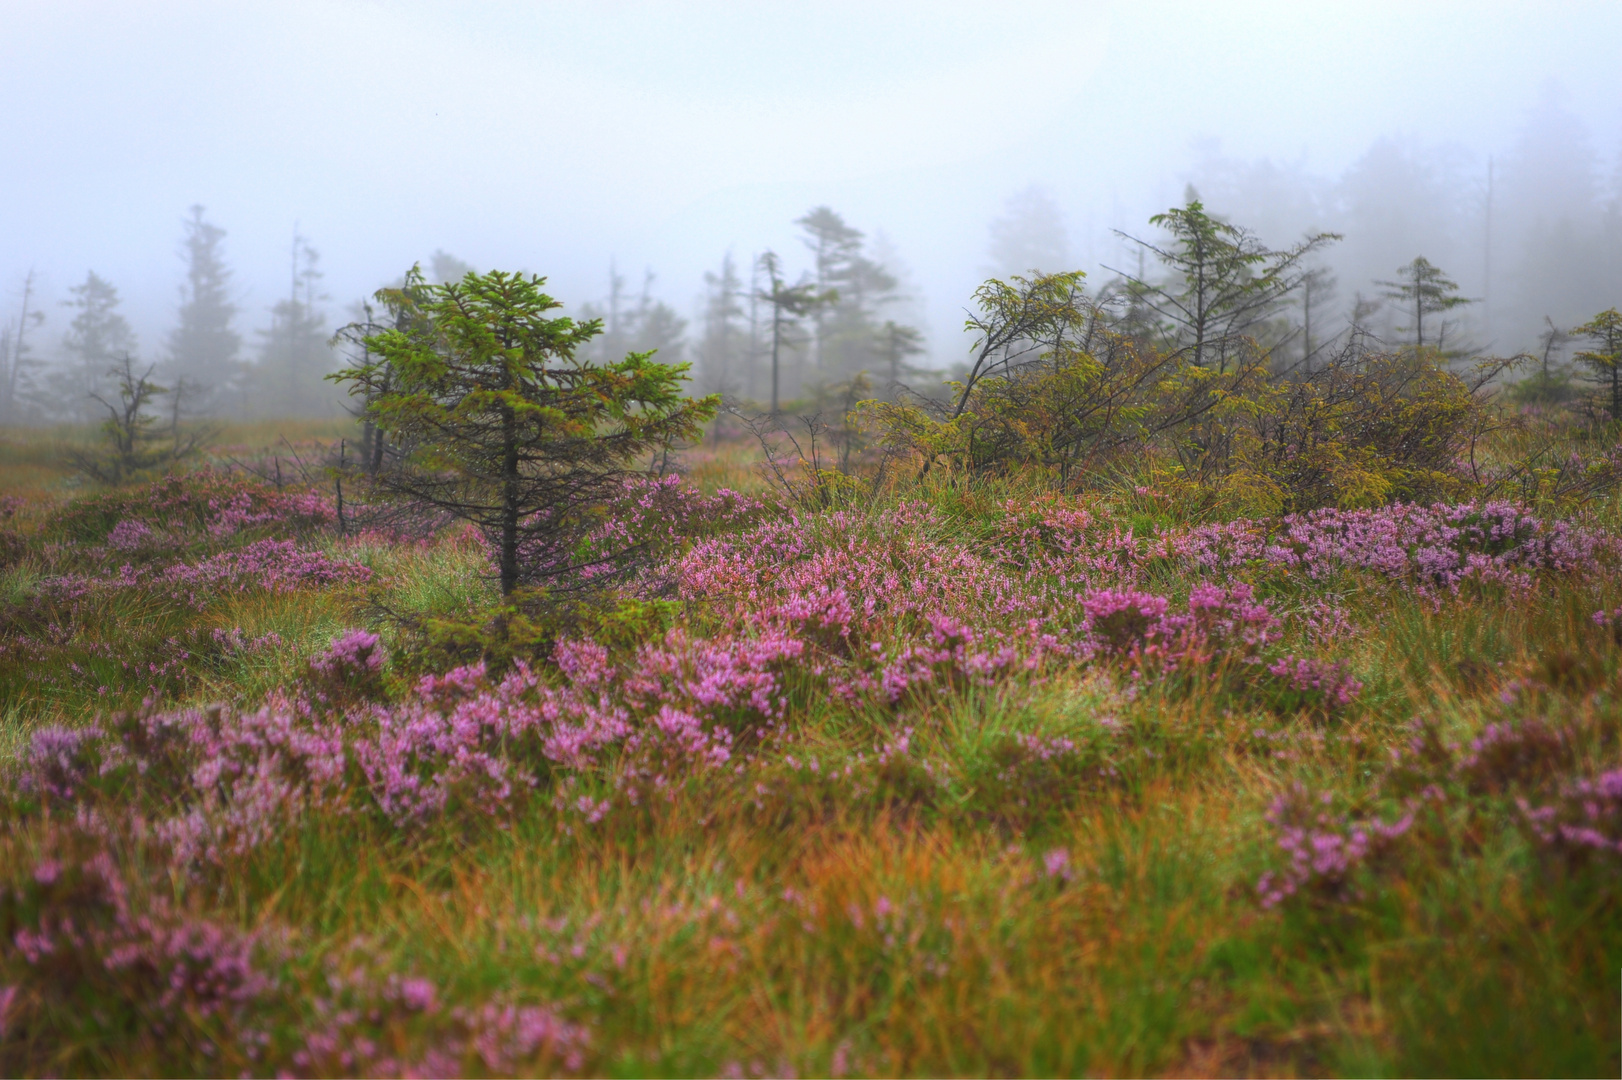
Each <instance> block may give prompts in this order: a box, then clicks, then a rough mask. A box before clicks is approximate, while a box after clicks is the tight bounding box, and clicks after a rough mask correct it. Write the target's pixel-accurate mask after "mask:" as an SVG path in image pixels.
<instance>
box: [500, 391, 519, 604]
mask: <svg viewBox="0 0 1622 1080" xmlns="http://www.w3.org/2000/svg"><path fill="white" fill-rule="evenodd" d="M501 434H502V449H503V450H504V456H503V460H502V463H501V595H502V596H510V595H511V594H512V591H513V590H514V589H516V588H517V587H518V420H517V418H516V417H515V416H514V414H513V410H512V406H510V405H509V406H505V407H504V408H503V409H502V415H501Z"/></svg>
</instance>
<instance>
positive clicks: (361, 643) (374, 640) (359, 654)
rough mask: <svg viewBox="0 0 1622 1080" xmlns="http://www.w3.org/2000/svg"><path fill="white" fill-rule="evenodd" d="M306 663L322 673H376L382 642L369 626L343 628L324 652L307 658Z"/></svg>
mask: <svg viewBox="0 0 1622 1080" xmlns="http://www.w3.org/2000/svg"><path fill="white" fill-rule="evenodd" d="M310 666H311V667H312V668H314V669H315V670H317V671H319V672H321V673H322V674H323V675H332V676H338V677H343V676H349V675H368V674H376V673H377V672H379V671H382V670H383V642H382V639H381V638H379V637H378V636H377V635H376V634H374V633H372V632H371V631H369V630H359V629H356V630H345V631H344V632H343V633H342V634H339V635H338V636H337V637H336V638H334V639H333V641H332V644H331V645H329V646H327V649H326V651H325V652H323V653H321V654H320V655H318V656H315V657H313V658H311V660H310Z"/></svg>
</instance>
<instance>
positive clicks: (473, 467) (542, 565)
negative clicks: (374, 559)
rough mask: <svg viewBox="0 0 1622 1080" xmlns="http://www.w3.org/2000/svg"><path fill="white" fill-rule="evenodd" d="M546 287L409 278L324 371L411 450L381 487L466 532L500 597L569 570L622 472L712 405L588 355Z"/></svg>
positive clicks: (660, 369) (649, 367) (639, 359)
mask: <svg viewBox="0 0 1622 1080" xmlns="http://www.w3.org/2000/svg"><path fill="white" fill-rule="evenodd" d="M545 283H546V279H545V278H541V277H536V276H529V277H526V276H524V275H522V274H508V273H503V272H501V271H492V272H490V273H487V274H470V275H468V276H466V277H464V278H462V279H461V280H460V281H456V282H448V283H443V284H430V283H428V282H426V281H425V280H424V279H423V276H422V273H421V271H420V270H417V269H413V270H412V272H411V273H410V274H408V275H407V277H406V282H405V285H404V287H402V288H400V289H385V290H383V291H382V292H380V293H378V299H379V300H380V301H382V302H383V303H384V304H386V305H388V306H389V308H390V309H391V310H393V311H394V313H395V316H396V317H395V320H394V322H395V326H394V328H390V329H383V330H379V331H377V332H373V333H367V334H365V335H364V337H363V339H362V342H363V344H364V346H365V351H364V352H363V353H362V354H361V356H360V357H358V358H357V362H356V363H355V364H353V365H352V366H350V367H347V368H345V369H344V370H342V371H340V372H338V373H336V374H335V375H333V376H331V377H332V378H334V379H336V380H340V381H343V382H346V383H348V384H349V386H350V390H351V393H352V394H356V395H358V396H360V397H362V398H363V399H364V400H365V401H366V402H367V405H366V416H367V417H368V418H370V419H371V420H372V421H373V422H374V423H375V424H376V425H377V426H378V428H379V429H380V430H382V431H384V432H387V433H388V434H389V435H390V436H392V437H393V438H394V439H395V441H396V442H397V443H398V444H399V445H402V446H409V447H414V448H415V450H414V452H413V453H412V454H411V456H410V457H409V458H408V460H406V461H405V462H403V463H402V465H401V467H400V468H398V469H391V470H389V471H386V472H384V473H381V474H380V475H379V476H378V479H377V483H378V484H379V486H380V487H381V489H382V490H383V491H384V492H387V493H390V494H392V495H394V496H396V497H399V498H405V499H411V500H418V501H422V502H426V503H428V504H431V505H433V506H435V507H438V508H440V509H442V510H445V511H448V512H450V513H452V514H454V515H456V516H457V517H460V518H462V519H464V520H466V521H470V522H473V523H474V524H475V525H477V526H478V527H479V528H480V529H481V530H482V531H483V533H484V535H485V536H486V537H487V538H488V540H489V541H490V543H491V545H492V546H493V547H494V548H495V550H496V553H497V557H498V563H499V566H500V578H501V591H502V593H503V594H504V595H505V594H510V593H511V592H512V591H513V590H514V589H516V588H517V587H518V586H519V584H520V583H522V582H524V581H546V580H552V579H556V578H557V577H559V576H561V575H564V574H567V573H569V572H570V571H573V570H579V569H581V565H580V562H579V558H580V556H579V555H578V552H579V551H580V543H581V541H583V540H584V539H585V537H586V535H587V533H588V532H589V529H590V526H591V525H592V516H591V515H592V512H593V511H594V509H595V508H596V507H598V506H599V505H601V503H602V502H603V501H604V500H605V499H606V498H607V497H608V495H609V494H610V493H611V492H612V491H614V490H616V488H617V486H618V485H619V483H620V482H621V480H622V479H623V478H624V476H625V475H626V471H627V467H628V466H629V465H630V463H631V462H632V461H634V460H635V459H636V458H637V457H639V456H641V455H642V454H645V453H647V452H649V451H650V450H656V449H659V448H660V447H667V446H669V444H670V443H671V442H673V441H675V440H679V439H685V438H691V437H693V436H695V435H696V434H698V433H699V432H700V431H701V430H702V425H703V423H704V422H705V421H706V420H708V419H709V418H710V417H711V416H713V415H714V413H715V407H716V404H717V403H716V400H715V399H714V398H703V399H700V400H696V401H695V400H692V399H689V398H686V397H683V396H682V394H681V384H682V382H683V381H684V378H685V374H686V365H683V364H661V363H658V362H655V361H654V360H653V359H652V358H651V357H652V354H651V353H646V352H642V353H638V352H632V353H630V354H628V355H627V356H626V357H625V358H624V359H622V360H619V361H617V362H614V363H609V364H599V363H595V362H593V361H591V360H590V359H588V358H587V357H585V356H584V355H583V349H582V347H583V346H584V345H586V344H587V343H588V342H590V341H591V340H592V339H593V338H595V337H596V336H598V335H599V334H601V333H602V323H601V322H600V321H598V320H595V319H593V320H590V321H588V322H583V323H577V322H575V321H574V320H573V319H570V318H567V317H556V318H554V317H550V316H549V315H548V312H550V311H553V310H555V309H556V308H558V307H561V306H562V305H561V304H560V303H559V302H558V301H556V300H554V299H553V298H552V297H550V296H548V295H546V294H545V293H544V292H542V291H541V288H542V286H543V285H544V284H545Z"/></svg>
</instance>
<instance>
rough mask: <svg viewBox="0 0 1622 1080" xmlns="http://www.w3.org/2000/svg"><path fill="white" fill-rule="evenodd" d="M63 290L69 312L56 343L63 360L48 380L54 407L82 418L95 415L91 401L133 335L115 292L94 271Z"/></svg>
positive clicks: (131, 347)
mask: <svg viewBox="0 0 1622 1080" xmlns="http://www.w3.org/2000/svg"><path fill="white" fill-rule="evenodd" d="M68 291H69V292H70V293H72V294H73V299H71V300H68V301H65V306H66V307H68V308H69V309H70V310H72V311H73V313H74V314H73V319H72V321H71V322H69V323H68V332H67V335H66V336H65V337H64V338H63V341H62V347H63V351H64V352H65V353H66V354H67V362H66V363H65V364H64V365H63V368H62V370H61V371H58V372H56V373H55V374H54V375H53V376H52V377H51V379H50V380H49V381H50V385H51V389H52V390H53V391H54V392H55V394H56V397H57V401H58V404H59V406H60V407H61V408H63V409H65V410H66V411H67V412H68V414H69V415H72V416H76V417H81V418H83V417H88V416H94V415H95V414H96V412H97V411H98V410H97V409H96V406H95V403H94V400H93V398H94V396H95V395H97V394H101V393H102V391H103V389H104V388H105V386H106V382H107V372H108V371H109V370H111V369H112V368H113V367H114V365H115V364H116V362H117V361H118V360H119V359H120V358H121V357H123V356H125V355H127V354H131V353H133V352H134V351H135V332H134V331H133V330H131V329H130V324H129V322H128V321H127V320H126V319H125V318H124V316H123V315H121V314H120V313H119V311H118V305H119V299H118V290H117V289H116V288H114V287H113V286H112V284H111V283H110V282H108V281H106V280H104V279H103V278H102V277H101V276H100V275H98V274H97V273H96V272H95V271H94V270H92V271H90V272H89V273H87V274H86V275H85V279H84V281H83V282H82V283H81V284H78V285H75V286H73V288H71V289H69V290H68Z"/></svg>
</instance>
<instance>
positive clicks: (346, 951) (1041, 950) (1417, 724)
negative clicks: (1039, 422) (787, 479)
mask: <svg viewBox="0 0 1622 1080" xmlns="http://www.w3.org/2000/svg"><path fill="white" fill-rule="evenodd" d="M338 434H339V432H338V428H337V426H335V425H329V426H322V425H305V426H303V427H296V426H292V425H288V426H277V425H268V424H267V425H260V426H258V427H255V428H247V427H242V428H240V429H227V430H225V431H224V432H222V433H221V435H220V436H219V438H218V439H217V440H216V445H217V446H229V447H232V448H233V449H232V450H231V451H230V452H229V453H226V452H222V451H219V450H216V451H215V453H214V454H213V456H212V458H211V460H210V463H209V464H208V465H206V466H203V467H198V468H194V469H191V470H189V471H185V472H178V473H176V474H174V475H171V476H167V477H162V478H158V479H155V480H152V481H150V482H147V483H141V484H135V485H131V486H126V487H121V488H117V489H97V488H94V487H91V486H88V485H75V484H74V483H73V482H72V479H71V475H70V473H69V471H68V470H67V469H66V467H65V466H63V465H62V464H61V461H60V454H59V453H58V450H59V444H60V443H61V441H62V440H71V439H72V438H73V437H75V436H74V435H73V434H72V433H70V432H57V433H39V432H23V431H9V432H6V433H4V437H3V438H0V491H3V492H5V496H4V498H3V499H0V718H3V719H0V761H3V764H0V776H3V779H0V806H3V812H0V1072H3V1073H5V1074H6V1075H69V1074H75V1075H85V1074H96V1075H115V1074H116V1075H156V1074H163V1075H171V1074H173V1075H180V1074H185V1075H194V1074H208V1075H225V1074H238V1073H241V1074H244V1075H248V1074H252V1075H261V1074H263V1075H270V1074H276V1075H291V1076H326V1075H435V1076H448V1075H461V1074H467V1075H521V1074H537V1073H540V1074H567V1075H575V1074H590V1075H610V1076H638V1075H649V1074H659V1075H723V1076H787V1075H826V1076H856V1075H875V1074H885V1075H892V1074H893V1075H1104V1074H1109V1075H1157V1074H1170V1075H1230V1074H1241V1073H1243V1074H1256V1075H1386V1074H1398V1075H1433V1074H1447V1075H1477V1074H1493V1075H1498V1074H1520V1075H1611V1074H1615V1073H1617V1072H1618V1070H1619V1068H1622V1060H1619V1056H1618V1054H1619V1049H1618V1048H1619V1045H1622V1029H1619V1019H1618V1017H1619V1011H1618V996H1617V995H1618V974H1617V973H1618V971H1619V969H1622V910H1619V902H1618V895H1619V894H1618V889H1617V885H1618V874H1619V873H1622V746H1619V740H1618V734H1619V731H1622V726H1619V720H1622V701H1619V698H1618V688H1619V682H1618V680H1619V668H1622V647H1619V642H1622V500H1619V499H1618V498H1617V497H1616V496H1614V495H1606V496H1603V497H1595V498H1590V499H1587V500H1583V501H1572V502H1568V503H1564V504H1555V503H1549V504H1547V505H1542V506H1536V505H1527V504H1523V503H1514V502H1508V501H1494V500H1487V499H1480V498H1469V497H1464V498H1460V499H1457V500H1454V501H1450V502H1439V503H1434V504H1429V503H1423V502H1417V503H1401V502H1392V503H1389V504H1386V505H1380V506H1370V507H1364V508H1360V509H1336V508H1333V507H1330V508H1327V509H1319V510H1313V511H1311V512H1308V513H1302V514H1293V515H1288V514H1267V513H1262V514H1254V513H1253V514H1245V513H1238V512H1217V511H1213V510H1212V508H1211V506H1210V505H1209V503H1205V502H1201V501H1200V500H1198V499H1196V498H1195V497H1193V496H1192V495H1191V494H1190V493H1189V492H1188V491H1187V490H1185V489H1181V488H1177V487H1175V486H1169V485H1164V484H1162V483H1161V482H1160V480H1159V478H1158V476H1157V474H1155V473H1154V472H1153V471H1152V470H1150V469H1148V468H1147V467H1145V468H1143V469H1139V470H1136V471H1134V470H1133V469H1130V468H1122V469H1120V470H1117V471H1115V472H1113V473H1111V474H1110V475H1109V476H1106V477H1101V478H1099V479H1097V482H1095V483H1092V484H1090V485H1089V486H1088V487H1087V488H1086V489H1084V490H1077V489H1055V488H1054V486H1052V485H1048V484H1043V483H1038V482H1037V481H1036V480H1035V479H1033V478H1031V477H1028V476H1021V475H1019V474H1010V475H971V474H968V473H948V472H946V471H945V470H940V471H936V472H933V473H929V474H928V475H923V476H917V477H915V476H913V475H912V474H910V473H909V474H907V475H906V476H905V477H902V478H899V479H896V480H894V481H893V482H890V483H887V484H882V485H880V484H873V485H869V486H866V487H850V488H841V489H837V490H833V491H828V490H821V491H820V492H819V493H818V497H817V498H815V499H806V498H796V497H794V496H795V494H796V492H797V491H800V492H803V489H796V488H793V487H789V488H787V489H785V488H784V487H783V486H781V485H778V484H773V483H771V482H769V481H770V480H771V479H772V475H773V474H772V473H771V471H770V470H769V469H768V470H766V471H764V472H763V471H761V469H760V468H759V467H758V464H759V463H758V461H757V460H756V458H755V456H754V453H753V452H752V450H751V448H750V447H749V446H748V445H746V444H744V443H742V442H739V443H728V442H723V443H720V444H711V443H705V444H704V445H702V446H700V447H699V448H696V449H692V450H688V451H685V452H683V453H682V454H680V455H677V456H676V457H674V458H672V459H669V460H667V461H666V462H664V464H666V465H667V466H668V467H669V469H670V471H669V474H668V475H658V474H651V473H650V474H645V475H642V476H639V477H636V478H634V479H632V480H629V481H627V483H626V484H625V487H624V489H623V491H622V493H621V494H620V496H619V497H618V498H617V499H616V500H615V501H614V502H613V503H612V504H611V505H610V506H608V507H607V508H606V510H605V514H604V517H603V519H602V525H601V535H603V536H605V537H611V538H614V539H615V540H616V541H617V542H619V543H620V544H621V545H622V546H624V545H634V546H635V547H636V549H637V550H639V551H641V552H642V553H643V557H642V558H641V559H640V561H639V562H638V564H637V566H636V568H635V570H634V572H633V573H629V574H627V575H625V576H623V577H620V578H616V579H615V580H614V581H613V582H612V584H610V585H606V586H604V587H602V588H600V589H598V590H596V591H593V592H591V593H590V594H589V595H585V596H583V598H580V599H577V600H574V601H571V602H570V603H569V604H567V605H563V604H556V603H554V604H550V605H548V604H542V603H538V602H537V603H529V604H526V603H525V602H524V601H523V600H522V599H521V598H520V599H516V600H515V599H514V598H506V599H504V598H503V597H502V596H501V595H500V593H499V591H498V590H497V588H496V585H495V582H494V580H493V576H492V575H493V568H492V567H493V564H492V553H491V549H490V548H489V546H488V545H487V544H486V542H485V540H484V539H483V537H482V536H480V535H479V534H478V533H477V532H476V531H473V530H471V529H469V528H467V527H465V526H461V525H457V524H449V525H444V526H442V527H434V528H428V527H417V528H415V529H408V528H404V527H401V526H400V525H399V524H398V523H392V524H387V525H386V526H385V525H378V526H377V527H370V528H369V527H367V526H366V523H365V518H364V516H363V515H357V514H356V510H355V507H354V506H351V508H350V511H349V515H350V516H349V517H348V518H345V519H340V516H339V514H338V510H337V506H336V502H335V498H334V491H333V489H332V487H331V484H330V482H321V481H320V480H319V479H317V480H316V481H315V482H313V483H309V484H305V483H302V482H294V480H293V479H292V471H291V470H289V472H288V474H287V475H286V476H284V477H283V482H282V483H281V484H277V483H276V482H274V480H273V479H268V477H271V476H273V475H276V474H272V473H270V472H269V471H267V469H266V468H265V463H266V462H268V461H271V460H273V459H275V460H278V461H279V459H280V458H281V456H282V454H283V453H284V450H283V449H282V448H286V452H290V453H299V452H300V451H298V450H297V449H296V448H300V447H302V448H304V450H303V451H302V453H303V455H304V456H307V457H308V458H309V459H310V460H312V461H313V460H316V459H318V458H319V456H320V452H321V451H322V449H323V448H324V447H328V446H330V443H331V442H332V441H333V440H334V439H335V438H336V437H337V436H338ZM283 436H285V439H284V438H283ZM250 466H251V468H250ZM305 478H308V474H307V473H301V474H300V479H301V480H302V479H305Z"/></svg>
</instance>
